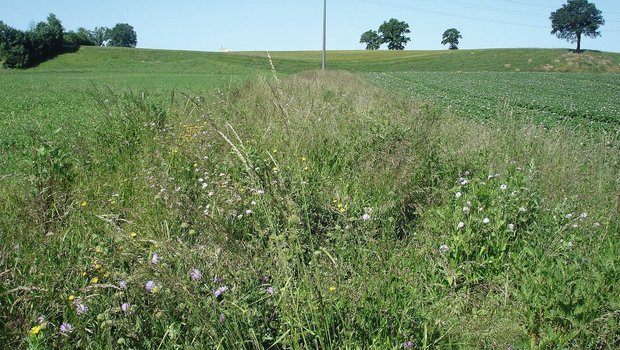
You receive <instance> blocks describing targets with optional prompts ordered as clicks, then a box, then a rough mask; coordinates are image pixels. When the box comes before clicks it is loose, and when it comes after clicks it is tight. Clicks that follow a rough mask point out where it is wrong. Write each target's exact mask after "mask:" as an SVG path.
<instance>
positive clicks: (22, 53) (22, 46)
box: [0, 22, 32, 68]
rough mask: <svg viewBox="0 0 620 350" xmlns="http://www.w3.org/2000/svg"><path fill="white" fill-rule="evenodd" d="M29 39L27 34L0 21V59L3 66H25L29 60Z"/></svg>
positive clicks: (28, 63) (27, 65)
mask: <svg viewBox="0 0 620 350" xmlns="http://www.w3.org/2000/svg"><path fill="white" fill-rule="evenodd" d="M31 46H32V45H31V41H30V38H29V36H28V35H26V33H25V32H22V31H21V30H17V29H15V28H12V27H10V26H8V25H6V24H5V23H4V22H0V60H1V61H2V65H3V66H4V67H5V68H27V67H29V66H30V62H31V52H32V48H31Z"/></svg>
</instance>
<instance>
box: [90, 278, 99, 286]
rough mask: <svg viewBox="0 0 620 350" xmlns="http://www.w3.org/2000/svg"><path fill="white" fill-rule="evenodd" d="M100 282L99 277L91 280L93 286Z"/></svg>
mask: <svg viewBox="0 0 620 350" xmlns="http://www.w3.org/2000/svg"><path fill="white" fill-rule="evenodd" d="M98 282H99V278H98V277H93V278H92V279H91V280H90V283H91V284H97V283H98Z"/></svg>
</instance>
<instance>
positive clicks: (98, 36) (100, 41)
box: [91, 27, 110, 46]
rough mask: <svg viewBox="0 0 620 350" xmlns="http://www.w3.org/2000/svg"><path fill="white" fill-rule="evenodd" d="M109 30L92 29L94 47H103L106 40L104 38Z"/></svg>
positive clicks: (101, 28)
mask: <svg viewBox="0 0 620 350" xmlns="http://www.w3.org/2000/svg"><path fill="white" fill-rule="evenodd" d="M109 30H110V29H109V28H107V27H95V29H93V31H92V32H91V35H92V41H93V43H94V45H95V46H105V42H106V41H107V40H108V39H107V38H106V33H107V32H108V31H109Z"/></svg>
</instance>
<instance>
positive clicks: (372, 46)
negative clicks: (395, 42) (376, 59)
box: [360, 30, 383, 50]
mask: <svg viewBox="0 0 620 350" xmlns="http://www.w3.org/2000/svg"><path fill="white" fill-rule="evenodd" d="M382 43H383V38H382V37H381V35H379V33H377V31H375V30H369V31H366V32H364V34H362V37H361V38H360V44H366V50H379V48H380V47H381V44H382Z"/></svg>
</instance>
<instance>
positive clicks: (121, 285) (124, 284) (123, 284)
mask: <svg viewBox="0 0 620 350" xmlns="http://www.w3.org/2000/svg"><path fill="white" fill-rule="evenodd" d="M118 286H119V288H120V289H127V281H125V280H120V281H118Z"/></svg>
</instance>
